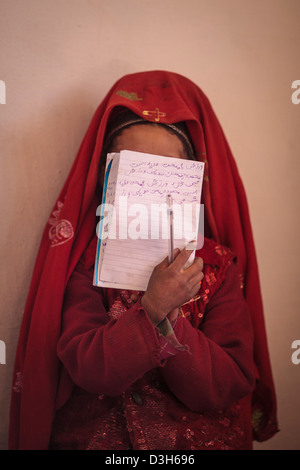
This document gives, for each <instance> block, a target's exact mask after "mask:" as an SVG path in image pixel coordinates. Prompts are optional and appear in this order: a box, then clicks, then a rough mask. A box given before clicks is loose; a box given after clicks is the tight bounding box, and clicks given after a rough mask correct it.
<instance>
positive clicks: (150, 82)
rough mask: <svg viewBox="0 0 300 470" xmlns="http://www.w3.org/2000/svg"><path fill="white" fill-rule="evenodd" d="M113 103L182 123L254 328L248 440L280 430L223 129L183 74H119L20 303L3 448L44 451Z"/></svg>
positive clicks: (209, 221) (242, 203)
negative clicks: (72, 283)
mask: <svg viewBox="0 0 300 470" xmlns="http://www.w3.org/2000/svg"><path fill="white" fill-rule="evenodd" d="M116 106H123V107H127V108H129V109H131V110H132V111H134V112H135V113H136V114H138V115H140V116H141V117H143V118H145V119H147V120H149V121H153V122H160V123H175V122H179V121H185V122H186V123H187V126H188V129H189V132H190V135H191V138H192V141H193V144H194V147H195V151H196V156H197V158H198V159H199V160H202V161H205V163H206V173H205V181H204V186H203V197H204V203H205V217H206V227H205V230H206V236H209V237H211V238H213V239H215V240H216V241H217V242H218V243H221V244H222V245H226V246H228V247H230V248H231V249H232V250H233V251H234V252H235V253H236V255H237V258H238V267H239V271H240V275H241V279H243V282H244V294H245V298H246V301H247V303H248V305H249V308H250V312H251V315H252V321H253V327H254V334H255V358H254V359H255V364H256V367H257V375H258V380H257V386H256V389H255V391H254V393H253V410H254V412H255V426H254V438H255V439H257V440H265V439H268V438H270V437H271V436H272V435H273V434H274V433H275V432H276V431H277V423H276V398H275V391H274V384H273V379H272V373H271V367H270V361H269V354H268V348H267V340H266V332H265V324H264V317H263V307H262V300H261V293H260V285H259V277H258V269H257V261H256V255H255V248H254V243H253V237H252V230H251V224H250V220H249V213H248V207H247V201H246V197H245V193H244V189H243V185H242V182H241V180H240V177H239V174H238V170H237V167H236V164H235V161H234V159H233V156H232V154H231V151H230V148H229V146H228V143H227V141H226V138H225V136H224V134H223V131H222V128H221V127H220V124H219V122H218V120H217V118H216V116H215V114H214V112H213V110H212V108H211V105H210V103H209V101H208V100H207V98H206V96H205V95H204V94H203V93H202V91H201V90H200V89H199V88H198V87H197V86H196V85H195V84H193V83H192V82H191V81H190V80H188V79H186V78H184V77H182V76H181V75H178V74H174V73H169V72H164V71H153V72H141V73H137V74H132V75H127V76H125V77H123V78H122V79H120V80H119V81H118V82H117V83H116V84H115V85H114V86H113V87H112V88H111V90H110V91H109V93H108V94H107V96H106V97H105V99H104V100H103V101H102V103H101V104H100V106H99V107H98V109H97V110H96V112H95V115H94V117H93V119H92V121H91V124H90V126H89V128H88V130H87V133H86V135H85V137H84V140H83V142H82V144H81V147H80V149H79V151H78V154H77V157H76V159H75V162H74V164H73V167H72V169H71V171H70V173H69V176H68V178H67V180H66V182H65V184H64V187H63V189H62V191H61V193H60V195H59V197H58V200H57V203H56V205H55V207H54V208H53V212H52V215H51V217H50V219H49V223H48V224H47V226H46V227H45V230H44V233H43V236H42V241H41V245H40V249H39V253H38V256H37V260H36V264H35V268H34V273H33V278H32V282H31V287H30V291H29V295H28V299H27V303H26V307H25V312H24V317H23V322H22V326H21V330H20V337H19V343H18V348H17V353H16V360H15V370H14V378H13V390H12V399H11V421H10V438H9V447H10V448H11V449H47V447H48V442H49V437H50V432H51V425H52V420H53V417H54V413H55V408H56V405H57V403H56V397H57V390H58V387H59V388H60V390H61V389H63V388H64V387H65V389H66V394H67V393H68V391H67V390H68V388H67V384H66V385H64V383H62V381H61V379H60V363H59V360H58V358H57V354H56V344H57V340H58V338H59V335H60V326H61V308H62V302H63V295H64V290H65V286H66V283H67V281H68V279H69V276H70V274H71V273H72V271H73V270H74V268H75V266H76V264H77V263H78V261H79V259H80V257H81V255H82V253H83V252H84V250H85V248H86V247H87V245H88V243H89V241H90V240H91V238H92V237H93V235H94V233H95V232H94V230H95V213H96V207H97V204H98V199H97V198H96V197H95V188H96V183H97V173H98V166H99V160H100V156H101V149H102V144H103V138H104V133H105V128H106V124H107V120H108V118H109V116H110V113H111V111H112V110H113V109H114V108H115V107H116Z"/></svg>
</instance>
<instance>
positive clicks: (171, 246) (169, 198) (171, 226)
mask: <svg viewBox="0 0 300 470" xmlns="http://www.w3.org/2000/svg"><path fill="white" fill-rule="evenodd" d="M167 207H168V208H167V213H168V222H169V238H168V241H169V264H171V263H173V261H174V213H173V199H172V196H171V194H168V195H167Z"/></svg>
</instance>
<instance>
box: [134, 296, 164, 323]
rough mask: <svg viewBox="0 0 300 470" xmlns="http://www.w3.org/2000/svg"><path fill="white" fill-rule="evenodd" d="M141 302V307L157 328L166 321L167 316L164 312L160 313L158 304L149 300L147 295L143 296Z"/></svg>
mask: <svg viewBox="0 0 300 470" xmlns="http://www.w3.org/2000/svg"><path fill="white" fill-rule="evenodd" d="M140 302H141V306H142V307H143V309H144V310H145V311H146V313H147V315H148V317H149V318H150V320H151V322H152V323H153V324H154V325H155V326H156V325H158V324H159V323H160V322H161V321H162V320H164V318H165V316H166V314H165V313H164V312H160V310H159V308H158V306H157V304H154V303H153V302H152V301H151V299H149V297H148V295H147V294H144V295H143V297H142V298H141V301H140Z"/></svg>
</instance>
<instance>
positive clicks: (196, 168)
mask: <svg viewBox="0 0 300 470" xmlns="http://www.w3.org/2000/svg"><path fill="white" fill-rule="evenodd" d="M203 170H204V163H202V162H197V161H193V160H183V159H178V158H172V157H163V156H159V155H150V154H145V153H139V152H132V151H128V150H122V151H121V152H120V153H111V154H108V156H107V161H106V170H105V178H104V188H103V195H102V204H101V206H99V207H98V212H97V215H98V216H100V221H99V223H98V225H97V235H98V244H97V250H96V260H95V270H94V285H97V286H102V287H113V288H116V289H129V290H138V291H145V290H146V289H147V285H148V281H149V278H150V275H151V273H152V271H153V268H154V267H155V266H156V265H157V264H158V263H160V262H161V261H162V260H163V259H164V258H166V257H167V256H168V246H169V245H168V244H169V237H170V230H169V218H168V205H167V196H168V195H171V196H172V201H173V214H174V216H173V220H174V247H175V248H180V249H183V248H184V247H185V246H186V245H187V244H188V243H189V242H191V241H192V240H197V236H198V229H199V218H200V200H201V189H202V179H203ZM193 256H194V254H193V255H191V257H190V259H189V262H191V261H192V260H193Z"/></svg>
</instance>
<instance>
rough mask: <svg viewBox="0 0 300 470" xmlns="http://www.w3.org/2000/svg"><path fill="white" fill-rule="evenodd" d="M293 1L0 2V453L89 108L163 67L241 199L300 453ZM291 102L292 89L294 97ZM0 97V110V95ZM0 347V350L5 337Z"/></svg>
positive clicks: (275, 444) (284, 444) (286, 427)
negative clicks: (197, 99)
mask: <svg viewBox="0 0 300 470" xmlns="http://www.w3.org/2000/svg"><path fill="white" fill-rule="evenodd" d="M299 20H300V2H299V0H209V1H207V0H186V1H179V0H60V1H58V0H0V48H1V49H0V52H1V57H0V66H1V68H0V80H3V81H4V82H5V84H6V104H0V123H1V125H0V142H1V159H0V205H1V221H2V223H1V230H0V256H1V257H0V259H1V263H0V269H1V271H0V299H1V303H0V311H1V313H0V340H1V341H4V343H5V346H6V364H0V447H1V448H3V449H5V448H6V445H7V444H6V442H7V424H8V407H9V395H10V381H11V372H12V367H13V360H14V353H15V347H16V340H17V336H18V330H19V326H20V321H21V316H22V311H23V307H24V302H25V299H26V295H27V291H28V287H29V282H30V277H31V271H32V267H33V263H34V259H35V256H36V253H37V250H38V243H39V240H40V236H41V232H42V229H43V227H44V224H45V222H46V221H47V218H48V214H49V211H50V209H51V208H52V205H53V204H54V202H55V200H56V197H57V195H58V192H59V190H60V188H61V186H62V183H63V182H64V180H65V177H66V175H67V172H68V170H69V168H70V166H71V163H72V161H73V158H74V156H75V153H76V151H77V148H78V146H79V144H80V142H81V139H82V137H83V133H84V132H85V129H86V127H87V125H88V123H89V120H90V118H91V116H92V113H93V111H94V109H95V107H96V105H97V104H98V103H99V102H100V101H101V99H102V98H103V96H104V94H105V93H106V92H107V91H108V88H109V87H110V85H111V84H112V82H114V81H115V80H116V79H117V78H119V77H120V76H122V75H124V74H126V73H129V72H135V71H140V70H147V69H156V68H160V69H167V70H172V71H175V72H179V73H181V74H183V75H186V76H187V77H189V78H191V79H192V80H193V81H195V82H196V83H198V84H199V86H200V87H201V88H202V89H203V90H204V91H205V92H206V94H207V95H208V96H209V98H210V100H211V102H212V104H213V106H214V108H215V111H216V113H217V115H218V116H219V118H220V121H221V123H222V125H223V128H224V130H225V133H226V135H227V137H228V140H229V142H230V144H231V147H232V150H233V152H234V154H235V157H236V160H237V164H238V167H239V169H240V173H241V175H242V177H243V180H244V184H245V187H246V190H247V193H248V199H249V205H250V211H251V216H252V222H253V229H254V235H255V239H256V244H257V253H258V259H259V264H260V273H261V283H262V288H263V297H264V305H265V315H266V324H267V330H268V337H269V345H270V353H271V359H272V364H273V369H274V377H275V381H276V386H277V393H278V405H279V419H280V428H281V432H280V433H279V434H278V435H276V437H274V438H273V439H272V440H270V441H268V442H266V443H264V444H262V445H256V448H257V449H300V412H299V411H300V403H299V391H300V364H299V365H295V364H293V363H292V361H291V355H292V352H293V350H292V349H291V344H292V342H293V341H294V340H296V339H300V322H299V291H300V288H299V281H298V275H299V274H298V273H299V269H298V260H299V246H300V244H299V242H298V236H299V222H298V217H299V212H300V211H299V190H298V188H299V185H300V183H299V151H300V142H299V123H300V103H299V104H298V105H297V104H293V103H292V100H291V95H292V91H293V90H292V88H291V84H292V82H293V81H294V80H297V79H300V64H299V46H300V28H299ZM299 97H300V95H299ZM0 102H3V96H2V100H1V96H0ZM2 345H3V343H2Z"/></svg>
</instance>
